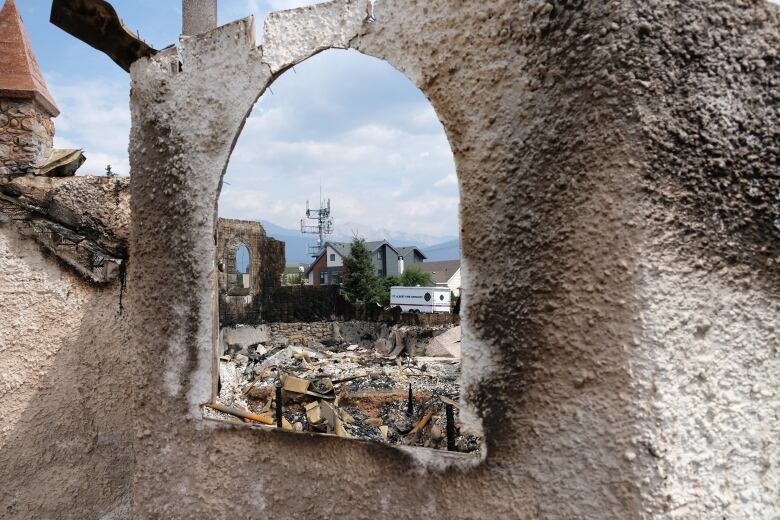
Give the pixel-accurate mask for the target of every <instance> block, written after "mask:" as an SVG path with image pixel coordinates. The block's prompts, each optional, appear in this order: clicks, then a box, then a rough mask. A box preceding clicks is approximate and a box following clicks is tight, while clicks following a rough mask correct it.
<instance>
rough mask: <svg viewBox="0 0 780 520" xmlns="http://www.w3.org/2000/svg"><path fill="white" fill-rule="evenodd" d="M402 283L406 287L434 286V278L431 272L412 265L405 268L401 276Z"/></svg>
mask: <svg viewBox="0 0 780 520" xmlns="http://www.w3.org/2000/svg"><path fill="white" fill-rule="evenodd" d="M400 282H401V283H400V284H399V285H403V286H404V287H416V286H418V285H419V286H420V287H431V286H433V279H432V278H431V273H426V272H424V271H421V270H420V269H418V268H416V267H410V268H408V269H406V270H404V272H403V274H402V275H401V278H400Z"/></svg>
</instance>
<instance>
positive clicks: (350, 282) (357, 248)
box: [341, 237, 381, 303]
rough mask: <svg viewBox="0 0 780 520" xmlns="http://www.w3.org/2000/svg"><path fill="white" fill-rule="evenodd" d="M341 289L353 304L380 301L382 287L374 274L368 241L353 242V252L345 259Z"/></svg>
mask: <svg viewBox="0 0 780 520" xmlns="http://www.w3.org/2000/svg"><path fill="white" fill-rule="evenodd" d="M341 288H342V289H343V290H344V292H345V293H346V295H347V297H348V298H349V299H350V300H352V301H353V302H357V301H362V302H366V303H371V302H379V301H380V299H381V298H380V295H381V292H380V289H379V288H380V285H379V280H378V279H377V276H376V274H374V263H373V262H372V261H371V253H369V251H368V249H366V241H365V240H363V239H362V238H358V237H355V238H354V239H353V240H352V252H351V253H350V255H349V256H348V257H346V258H345V259H344V269H343V270H342V272H341Z"/></svg>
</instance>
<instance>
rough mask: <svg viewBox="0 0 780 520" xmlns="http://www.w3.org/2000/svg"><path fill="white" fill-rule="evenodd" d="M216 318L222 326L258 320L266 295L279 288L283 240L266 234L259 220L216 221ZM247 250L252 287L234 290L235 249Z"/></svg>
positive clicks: (282, 267) (283, 264) (260, 316)
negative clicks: (217, 304) (217, 307)
mask: <svg viewBox="0 0 780 520" xmlns="http://www.w3.org/2000/svg"><path fill="white" fill-rule="evenodd" d="M216 236H217V269H218V271H219V320H220V324H221V325H222V326H223V327H224V326H228V325H233V324H237V323H260V322H262V320H263V319H264V317H263V308H264V303H265V302H266V301H268V294H269V293H271V292H275V291H277V290H278V288H279V286H280V285H281V283H282V273H283V272H284V266H285V263H284V260H285V254H284V242H281V241H279V240H275V239H273V238H270V237H268V236H267V235H266V232H265V229H264V228H263V226H262V225H261V224H260V223H259V222H250V221H244V220H234V219H223V218H221V219H219V221H218V223H217V235H216ZM241 245H245V246H246V247H247V249H248V250H249V259H250V262H249V273H250V275H251V280H252V284H251V287H245V288H243V290H236V289H237V288H236V287H235V279H236V252H237V251H238V249H239V248H240V247H241Z"/></svg>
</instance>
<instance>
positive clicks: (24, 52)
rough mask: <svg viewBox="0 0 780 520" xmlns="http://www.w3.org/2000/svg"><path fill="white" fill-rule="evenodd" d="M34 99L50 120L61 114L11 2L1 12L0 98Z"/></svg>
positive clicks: (6, 2) (12, 1)
mask: <svg viewBox="0 0 780 520" xmlns="http://www.w3.org/2000/svg"><path fill="white" fill-rule="evenodd" d="M2 97H6V98H8V97H12V98H26V99H35V100H36V101H38V103H40V104H41V105H42V106H43V108H44V109H46V111H47V112H49V114H50V115H51V116H53V117H56V116H57V115H59V113H60V111H59V109H58V108H57V104H56V103H55V102H54V98H52V97H51V94H50V93H49V89H48V88H46V82H45V81H44V80H43V74H41V69H40V67H38V62H37V61H36V59H35V53H34V52H33V50H32V45H30V39H29V38H28V37H27V31H25V30H24V24H23V23H22V17H21V16H20V15H19V11H18V10H17V9H16V4H15V2H14V0H5V5H4V6H3V10H2V11H0V98H2Z"/></svg>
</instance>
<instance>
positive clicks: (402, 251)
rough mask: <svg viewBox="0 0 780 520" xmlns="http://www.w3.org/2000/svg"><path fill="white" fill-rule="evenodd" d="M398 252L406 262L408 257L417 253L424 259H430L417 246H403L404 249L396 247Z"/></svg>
mask: <svg viewBox="0 0 780 520" xmlns="http://www.w3.org/2000/svg"><path fill="white" fill-rule="evenodd" d="M395 249H396V250H397V251H398V254H399V255H400V256H402V257H404V260H406V255H412V254H414V252H415V251H417V252H418V253H420V256H422V257H423V258H428V257H427V256H425V253H423V252H422V250H421V249H420V248H419V247H415V246H403V247H396V248H395Z"/></svg>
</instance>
